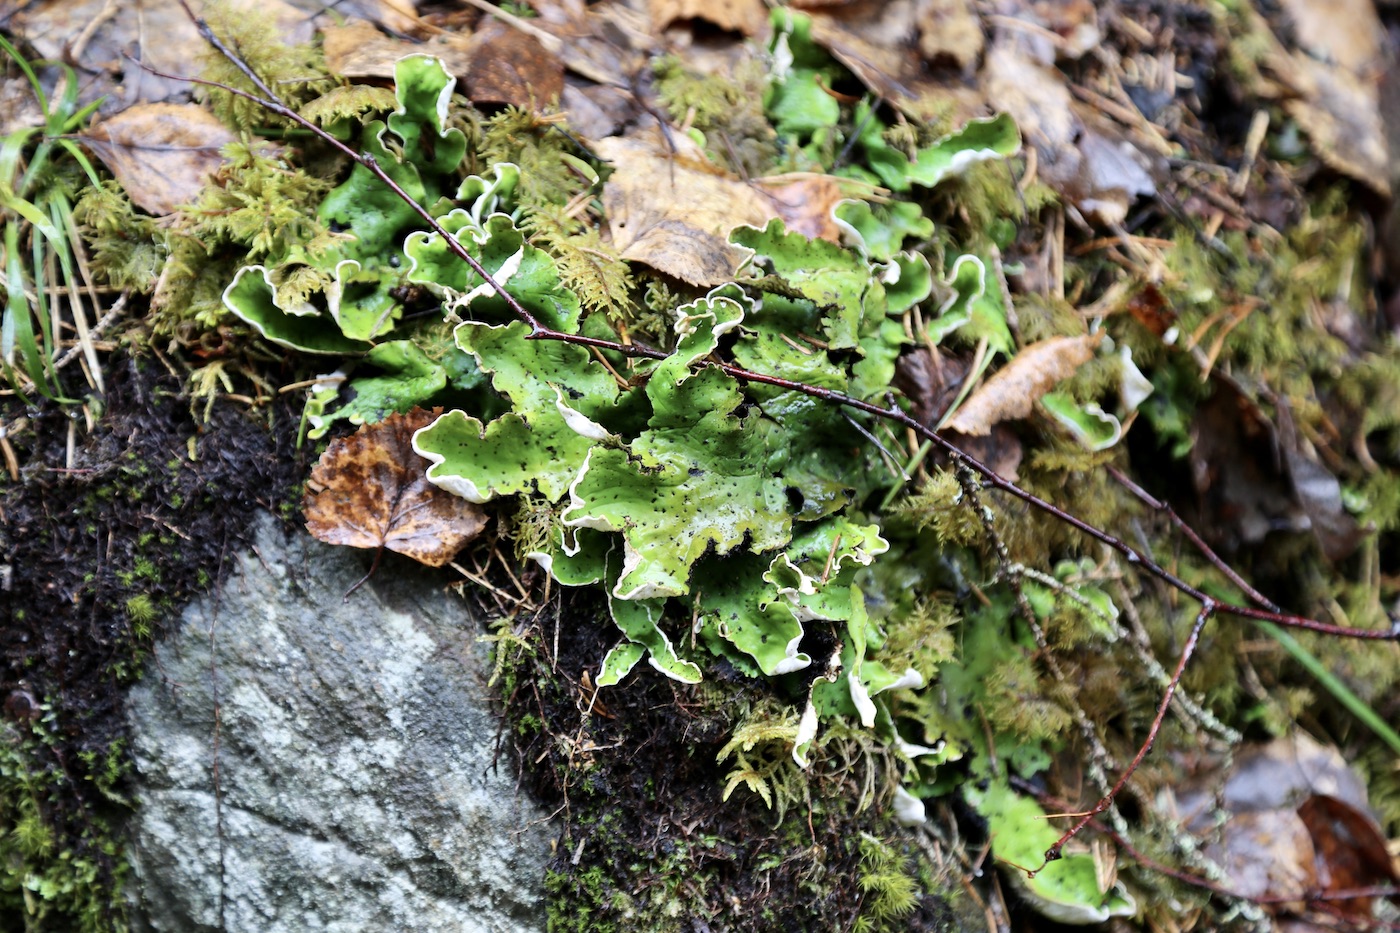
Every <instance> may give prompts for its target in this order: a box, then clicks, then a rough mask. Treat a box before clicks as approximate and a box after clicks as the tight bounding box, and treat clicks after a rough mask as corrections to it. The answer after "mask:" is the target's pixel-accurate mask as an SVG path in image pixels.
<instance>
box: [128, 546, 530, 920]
mask: <svg viewBox="0 0 1400 933" xmlns="http://www.w3.org/2000/svg"><path fill="white" fill-rule="evenodd" d="M367 553H368V552H357V551H352V550H349V549H343V548H333V547H330V546H328V545H323V544H320V543H318V542H316V541H313V540H311V539H310V538H309V537H307V536H306V535H304V534H298V535H296V536H294V537H293V538H292V539H291V540H290V542H288V541H286V540H285V539H284V535H283V532H282V531H281V530H280V528H277V527H274V523H273V522H272V521H271V520H270V519H269V520H267V521H266V522H264V523H263V524H262V525H261V526H260V529H259V533H258V539H257V547H256V551H255V552H254V553H249V554H246V555H243V556H242V557H241V558H240V567H239V569H238V571H237V572H236V573H235V574H233V575H231V577H230V578H229V579H228V580H227V581H226V582H225V583H224V585H223V587H222V588H221V591H220V592H218V593H216V594H214V595H211V596H210V597H209V598H207V599H205V600H204V601H203V602H201V603H198V604H196V605H193V606H191V607H190V608H189V609H188V610H187V611H186V613H185V616H184V619H183V624H182V626H181V628H180V630H179V632H178V634H176V635H174V636H172V637H171V638H170V639H169V640H167V641H165V642H163V643H162V644H161V645H159V647H158V648H157V650H156V656H155V658H154V663H152V664H150V665H149V666H148V673H147V676H146V679H145V681H144V682H143V683H142V684H141V685H140V686H138V687H137V688H136V689H135V690H134V691H133V693H132V695H131V697H130V702H129V716H130V719H131V726H132V734H133V744H134V751H135V754H136V760H137V765H138V769H139V772H140V775H141V783H140V790H139V793H138V797H139V807H140V809H139V811H138V814H137V817H136V820H135V825H134V827H133V835H134V843H133V862H134V867H135V871H136V876H137V880H136V884H134V885H133V889H134V893H133V897H134V898H135V899H136V904H135V909H134V911H133V912H134V914H135V925H136V928H137V929H138V930H141V929H145V930H153V931H162V933H164V931H172V933H173V931H180V933H191V931H200V930H221V931H229V933H244V931H247V933H283V931H285V933H294V931H298V933H299V931H304V930H326V931H346V933H349V931H363V930H414V931H439V930H441V931H453V933H460V931H467V933H470V931H477V930H482V931H485V930H531V929H543V927H544V918H543V883H544V862H545V860H546V858H547V855H548V850H549V841H548V831H547V829H546V827H545V825H544V823H543V822H542V821H540V822H534V823H532V821H539V820H541V817H542V814H541V813H539V812H538V811H537V809H536V808H535V807H534V805H533V804H532V803H531V802H530V801H529V800H528V799H527V798H525V797H523V796H522V795H520V794H519V793H517V788H516V776H515V774H514V773H513V772H512V769H511V767H510V765H509V763H508V761H509V759H508V758H507V757H506V756H501V758H500V759H499V762H498V763H497V762H496V756H495V752H496V739H497V730H498V721H497V719H496V718H495V717H494V716H493V715H492V714H491V712H490V709H489V705H488V696H489V692H488V690H487V689H486V678H487V674H488V672H489V667H488V666H487V658H486V652H485V650H484V648H483V647H482V646H481V645H479V644H478V643H477V636H478V635H479V634H480V625H479V623H478V622H477V621H476V620H474V619H473V618H472V617H471V615H470V614H469V612H468V608H467V606H466V605H465V604H464V603H463V602H462V600H460V599H459V598H458V597H456V596H454V595H453V594H451V593H447V592H444V591H443V590H442V585H441V577H429V576H427V575H426V574H423V573H419V572H417V571H416V570H414V569H413V568H411V567H409V566H408V562H407V561H404V560H402V559H392V560H391V556H390V555H385V561H384V565H383V566H381V568H380V569H379V572H378V573H377V574H376V575H375V576H374V577H373V578H372V579H370V580H369V581H368V582H367V583H365V585H363V586H362V587H360V588H359V589H358V590H356V591H355V593H354V594H352V595H351V596H350V597H349V601H348V602H345V601H343V599H342V597H343V596H344V594H345V593H346V591H347V590H349V589H350V588H351V587H352V586H353V585H354V584H355V582H356V581H357V580H358V579H360V577H361V576H362V575H363V574H364V571H365V567H366V565H367V563H368V561H367ZM216 767H217V782H216V780H215V769H216Z"/></svg>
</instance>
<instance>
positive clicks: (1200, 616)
mask: <svg viewBox="0 0 1400 933" xmlns="http://www.w3.org/2000/svg"><path fill="white" fill-rule="evenodd" d="M1215 610H1216V603H1215V600H1213V599H1211V598H1210V597H1209V596H1207V597H1206V598H1205V599H1204V600H1203V601H1202V603H1201V611H1200V612H1198V613H1196V622H1195V624H1194V625H1192V626H1191V634H1190V635H1189V636H1187V638H1186V646H1185V647H1184V648H1182V649H1181V658H1180V659H1179V660H1178V661H1177V662H1176V670H1175V671H1174V672H1173V673H1172V679H1171V681H1170V682H1168V684H1167V689H1166V690H1164V691H1163V692H1162V702H1161V704H1159V705H1158V707H1157V715H1156V716H1154V717H1153V719H1152V727H1151V728H1150V729H1148V730H1147V740H1146V741H1144V742H1143V743H1142V747H1141V748H1139V749H1138V752H1137V754H1136V755H1134V756H1133V760H1132V761H1131V762H1129V763H1128V767H1127V768H1125V769H1124V770H1123V773H1122V774H1121V775H1120V776H1119V778H1118V783H1117V784H1114V785H1113V789H1112V790H1110V791H1109V792H1108V793H1107V794H1105V795H1104V796H1103V797H1102V798H1100V799H1099V802H1098V803H1096V804H1094V806H1093V807H1092V808H1091V809H1089V810H1088V811H1087V812H1086V813H1084V814H1083V815H1082V816H1080V818H1079V822H1077V823H1075V824H1074V825H1073V826H1071V827H1070V828H1069V829H1068V830H1066V831H1065V833H1064V835H1062V836H1061V837H1060V838H1059V839H1057V840H1055V844H1054V845H1052V846H1051V847H1050V848H1048V849H1046V850H1045V862H1044V863H1042V864H1041V866H1040V868H1037V869H1036V870H1035V871H1032V872H1029V873H1028V874H1030V875H1032V876H1034V875H1035V874H1036V872H1038V871H1040V870H1041V869H1043V868H1044V867H1045V865H1047V864H1049V863H1050V862H1053V861H1056V860H1057V859H1059V858H1060V856H1061V854H1062V852H1063V849H1064V847H1065V843H1067V842H1069V841H1070V840H1071V839H1073V838H1074V837H1075V836H1077V835H1079V832H1080V830H1082V829H1083V828H1084V827H1085V826H1087V825H1088V824H1089V822H1090V821H1091V820H1093V818H1094V817H1096V816H1098V815H1099V814H1100V813H1102V812H1104V811H1105V810H1107V809H1108V808H1109V807H1111V806H1113V798H1115V797H1117V796H1118V794H1119V792H1120V791H1122V790H1123V786H1124V785H1125V784H1127V783H1128V778H1130V777H1132V776H1133V772H1134V771H1136V770H1137V769H1138V766H1139V765H1141V764H1142V761H1143V759H1144V758H1146V757H1147V753H1148V752H1149V751H1151V749H1152V744H1153V743H1154V742H1156V741H1157V732H1158V730H1160V729H1161V728H1162V721H1163V720H1164V719H1166V717H1167V709H1168V708H1169V707H1170V706H1171V705H1172V697H1173V696H1174V695H1175V694H1176V688H1177V687H1178V686H1179V685H1180V684H1181V675H1182V674H1183V673H1185V671H1186V663H1187V662H1188V661H1190V660H1191V655H1192V654H1194V653H1195V651H1196V644H1197V642H1199V641H1200V639H1201V629H1203V628H1205V627H1206V623H1207V622H1209V621H1210V617H1211V616H1213V615H1214V614H1215Z"/></svg>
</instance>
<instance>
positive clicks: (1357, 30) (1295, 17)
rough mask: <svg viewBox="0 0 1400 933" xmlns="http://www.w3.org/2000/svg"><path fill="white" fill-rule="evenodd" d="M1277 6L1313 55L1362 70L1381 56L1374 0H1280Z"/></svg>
mask: <svg viewBox="0 0 1400 933" xmlns="http://www.w3.org/2000/svg"><path fill="white" fill-rule="evenodd" d="M1279 8H1280V10H1281V12H1282V13H1283V14H1284V15H1285V16H1287V17H1288V18H1289V19H1291V20H1292V21H1293V34H1294V36H1295V37H1296V38H1297V41H1298V45H1299V46H1301V47H1302V48H1304V49H1306V50H1307V51H1308V52H1310V53H1312V55H1313V57H1314V58H1317V59H1321V60H1324V61H1330V62H1336V63H1337V64H1338V65H1340V66H1342V67H1343V68H1346V69H1347V70H1348V71H1351V72H1353V73H1355V74H1361V73H1363V72H1366V71H1368V70H1370V68H1371V67H1372V66H1373V65H1374V64H1375V63H1376V61H1377V59H1379V58H1380V56H1381V40H1382V38H1383V37H1384V36H1385V27H1384V26H1383V25H1381V19H1380V16H1378V15H1377V13H1376V4H1375V2H1374V0H1281V2H1280V3H1279Z"/></svg>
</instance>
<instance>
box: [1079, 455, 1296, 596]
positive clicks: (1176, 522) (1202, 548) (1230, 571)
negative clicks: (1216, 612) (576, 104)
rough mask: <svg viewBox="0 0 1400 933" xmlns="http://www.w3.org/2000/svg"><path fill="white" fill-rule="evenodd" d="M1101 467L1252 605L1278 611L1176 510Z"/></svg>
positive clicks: (1121, 475)
mask: <svg viewBox="0 0 1400 933" xmlns="http://www.w3.org/2000/svg"><path fill="white" fill-rule="evenodd" d="M1104 469H1105V470H1107V471H1108V475H1109V476H1111V477H1113V478H1114V479H1115V480H1117V481H1118V484H1119V485H1120V486H1122V487H1123V488H1124V489H1126V490H1128V492H1130V493H1132V494H1133V495H1134V496H1137V497H1138V499H1140V500H1141V501H1142V503H1143V505H1145V506H1147V507H1148V508H1149V509H1152V510H1154V511H1157V512H1161V513H1162V514H1163V515H1165V516H1167V520H1168V521H1169V522H1171V523H1172V525H1173V526H1174V527H1175V528H1176V530H1177V531H1179V532H1181V534H1182V536H1183V537H1185V538H1186V540H1187V541H1190V542H1191V546H1192V547H1194V548H1195V549H1196V550H1197V551H1199V552H1200V553H1201V556H1202V557H1204V558H1205V559H1206V560H1208V561H1209V562H1210V565H1211V566H1212V567H1214V568H1215V569H1216V570H1219V571H1220V572H1221V573H1223V574H1224V575H1225V576H1226V577H1227V578H1228V579H1229V580H1230V582H1231V583H1233V584H1235V586H1237V587H1239V588H1240V592H1242V593H1244V595H1246V596H1248V597H1249V598H1250V599H1251V600H1253V602H1254V603H1255V605H1257V606H1260V607H1262V608H1264V609H1267V610H1269V611H1270V612H1279V611H1281V610H1280V609H1279V607H1278V606H1276V605H1275V604H1274V603H1273V602H1272V601H1271V600H1270V599H1269V598H1268V597H1266V596H1264V594H1262V593H1260V592H1259V591H1258V590H1256V589H1255V588H1254V587H1252V586H1250V585H1249V583H1248V582H1246V581H1245V579H1244V577H1242V576H1240V575H1239V573H1237V572H1236V571H1235V568H1233V567H1231V566H1230V565H1229V564H1227V563H1226V562H1225V561H1224V560H1222V559H1221V558H1220V555H1218V554H1216V553H1215V551H1213V550H1212V549H1211V547H1210V545H1208V544H1206V542H1205V540H1204V539H1202V538H1201V536H1200V535H1198V534H1197V533H1196V529H1194V528H1192V527H1191V526H1190V525H1188V524H1186V522H1185V521H1184V520H1183V519H1182V517H1181V516H1180V515H1177V514H1176V509H1173V508H1172V507H1171V506H1170V505H1168V504H1167V503H1165V502H1163V501H1162V500H1161V499H1158V498H1157V497H1156V496H1154V495H1152V494H1151V493H1149V492H1148V491H1147V490H1146V489H1143V488H1142V487H1141V486H1139V485H1138V484H1137V483H1135V482H1133V481H1132V480H1131V479H1129V478H1128V476H1127V474H1125V473H1124V472H1123V471H1122V470H1120V469H1118V468H1117V467H1115V466H1111V465H1110V466H1106V467H1104Z"/></svg>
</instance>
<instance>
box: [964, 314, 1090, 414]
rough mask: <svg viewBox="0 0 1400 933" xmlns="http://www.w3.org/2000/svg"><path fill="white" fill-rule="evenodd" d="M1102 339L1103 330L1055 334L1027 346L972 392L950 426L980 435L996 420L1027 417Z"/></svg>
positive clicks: (1088, 356) (1083, 360)
mask: <svg viewBox="0 0 1400 933" xmlns="http://www.w3.org/2000/svg"><path fill="white" fill-rule="evenodd" d="M1102 340H1103V334H1102V333H1097V334H1084V335H1082V336H1079V337H1051V338H1050V339H1049V340H1042V341H1040V342H1039V343H1033V344H1031V345H1030V346H1028V347H1025V348H1023V349H1022V350H1021V351H1020V352H1019V353H1017V354H1016V355H1015V356H1014V357H1012V359H1011V362H1010V363H1007V364H1006V365H1005V366H1003V367H1002V368H1001V369H999V370H997V372H996V373H995V374H994V375H993V376H992V377H991V378H990V379H988V380H987V381H986V382H984V383H983V384H982V385H981V387H980V388H978V389H977V390H976V391H974V392H973V393H972V395H970V396H968V399H967V401H966V402H964V403H963V404H962V407H960V408H959V409H958V410H957V413H956V414H954V415H953V417H952V418H951V419H950V420H949V421H948V424H947V427H948V428H949V429H950V430H953V431H957V432H959V433H961V434H970V435H972V436H974V437H980V436H982V435H985V434H990V433H991V430H992V426H993V425H995V424H999V423H1000V422H1002V421H1012V420H1014V419H1017V418H1024V417H1026V415H1029V414H1030V413H1031V410H1032V409H1033V408H1034V407H1035V403H1036V400H1037V399H1039V398H1040V397H1041V396H1042V395H1044V394H1045V393H1046V392H1049V391H1050V390H1051V389H1052V388H1054V387H1055V386H1056V385H1057V384H1058V383H1060V382H1063V381H1064V380H1066V379H1068V378H1069V377H1070V376H1072V375H1074V372H1075V370H1077V369H1078V368H1079V367H1080V366H1083V365H1084V364H1085V363H1087V362H1088V361H1089V360H1090V359H1091V358H1092V357H1093V355H1094V350H1095V348H1097V347H1098V345H1099V343H1100V342H1101V341H1102Z"/></svg>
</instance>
